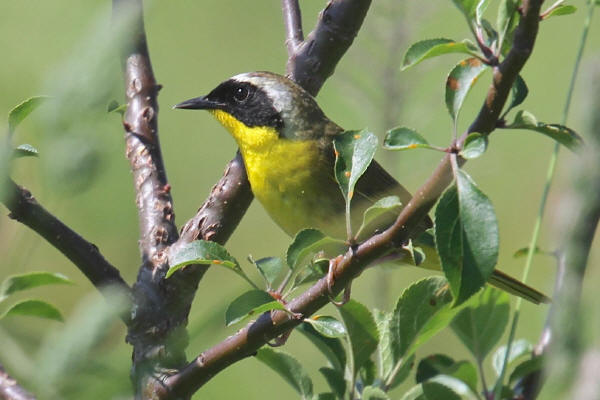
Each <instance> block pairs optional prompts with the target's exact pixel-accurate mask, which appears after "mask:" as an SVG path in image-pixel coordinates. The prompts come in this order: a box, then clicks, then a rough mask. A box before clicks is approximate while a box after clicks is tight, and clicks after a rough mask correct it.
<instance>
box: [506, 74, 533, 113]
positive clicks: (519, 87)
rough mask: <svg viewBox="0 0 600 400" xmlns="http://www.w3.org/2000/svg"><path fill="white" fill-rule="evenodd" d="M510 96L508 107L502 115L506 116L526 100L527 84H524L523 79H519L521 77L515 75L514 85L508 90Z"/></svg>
mask: <svg viewBox="0 0 600 400" xmlns="http://www.w3.org/2000/svg"><path fill="white" fill-rule="evenodd" d="M510 94H511V100H510V105H509V106H508V108H507V109H506V111H505V112H504V115H506V114H508V112H509V111H510V110H512V109H513V108H515V107H516V106H519V105H521V104H522V103H523V102H524V101H525V99H526V98H527V95H528V94H529V89H528V88H527V84H526V83H525V81H524V80H523V78H521V75H517V79H515V83H513V85H512V88H511V90H510Z"/></svg>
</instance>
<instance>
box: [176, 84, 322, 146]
mask: <svg viewBox="0 0 600 400" xmlns="http://www.w3.org/2000/svg"><path fill="white" fill-rule="evenodd" d="M174 108H180V109H193V110H208V111H210V112H211V113H212V114H213V115H214V116H215V117H216V118H217V120H218V121H219V122H221V124H223V125H224V126H225V127H226V128H227V129H228V130H229V131H230V132H231V134H232V135H233V136H234V137H235V138H236V140H238V142H239V141H240V136H241V135H245V134H247V133H248V132H249V131H250V130H249V129H248V128H264V129H265V130H267V131H269V132H276V134H277V135H278V137H279V138H284V139H291V140H303V139H317V138H320V137H322V136H323V135H324V131H325V130H326V129H331V127H330V125H334V124H333V123H331V122H330V121H329V120H328V119H327V117H325V115H324V114H323V111H322V110H321V108H320V107H319V105H318V104H317V102H316V101H315V99H314V98H313V97H312V96H311V95H310V94H309V93H308V92H306V91H305V90H304V89H302V88H301V87H300V86H299V85H297V84H296V83H294V82H293V81H291V80H290V79H288V78H286V77H284V76H281V75H278V74H274V73H272V72H247V73H243V74H239V75H236V76H234V77H232V78H229V79H228V80H226V81H224V82H223V83H221V84H219V85H218V86H217V87H216V88H214V89H213V90H212V91H211V92H210V93H209V94H207V95H206V96H201V97H196V98H193V99H190V100H186V101H184V102H181V103H179V104H177V105H175V107H174Z"/></svg>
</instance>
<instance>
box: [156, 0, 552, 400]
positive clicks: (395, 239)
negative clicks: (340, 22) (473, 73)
mask: <svg viewBox="0 0 600 400" xmlns="http://www.w3.org/2000/svg"><path fill="white" fill-rule="evenodd" d="M542 1H543V0H529V1H527V0H526V1H524V2H523V17H522V18H521V22H520V24H519V27H518V28H517V33H516V35H515V43H514V45H513V49H511V51H510V53H509V55H508V56H507V57H506V59H505V61H504V62H503V63H502V64H501V65H500V66H499V67H498V68H499V71H505V72H506V73H505V74H504V75H499V74H495V76H494V84H493V85H492V87H491V88H490V90H489V91H488V95H487V98H486V103H485V104H484V107H483V108H484V109H486V110H487V111H486V112H485V113H480V114H479V115H478V116H477V119H476V120H475V122H474V123H473V124H472V125H471V127H489V128H488V129H487V130H480V132H483V133H489V132H491V131H492V130H493V129H494V127H495V125H496V120H497V118H498V117H499V115H500V113H501V111H502V107H503V106H504V103H505V102H506V98H507V94H508V92H509V91H510V88H511V87H512V85H513V83H514V80H515V78H516V76H517V74H518V72H519V71H520V70H521V68H522V67H523V65H524V63H525V61H526V60H527V58H528V56H529V54H530V53H531V49H532V48H533V44H534V42H535V38H536V35H537V28H538V22H539V10H540V6H541V3H542ZM330 4H331V3H330ZM523 49H528V51H526V52H525V51H524V50H523ZM511 53H513V55H511ZM514 53H518V54H516V55H515V54H514ZM513 63H514V65H513ZM496 99H499V100H496ZM467 133H468V132H466V133H465V134H464V135H463V137H462V140H461V141H464V138H465V137H466V136H467ZM451 182H452V171H451V167H450V155H448V156H446V157H444V159H443V160H442V162H441V163H440V164H439V165H438V167H437V168H436V170H435V171H434V173H433V174H432V176H431V177H430V178H429V179H428V180H427V182H426V183H425V184H424V185H423V186H422V187H421V188H420V189H419V190H418V191H417V192H416V195H415V196H414V197H413V199H412V200H411V201H410V203H408V205H407V206H406V207H405V208H404V209H403V210H402V212H401V214H400V215H399V216H398V219H397V220H396V222H395V223H394V224H393V225H392V226H391V227H390V228H388V229H387V230H385V231H384V232H382V233H380V234H378V235H375V236H373V237H371V238H370V239H368V240H367V241H365V242H364V243H362V244H360V245H359V246H358V247H356V248H355V249H351V250H349V251H348V252H347V253H346V254H344V255H341V256H339V257H337V258H335V259H333V260H331V262H330V267H331V268H333V273H334V284H333V286H332V287H331V288H330V287H329V286H328V282H327V278H326V277H325V278H322V279H321V280H319V281H318V282H317V283H316V284H315V285H313V286H312V287H311V288H309V289H308V290H307V291H306V292H304V293H303V294H301V295H299V296H298V297H296V298H295V299H293V300H292V301H290V302H289V303H288V308H289V310H291V311H292V312H294V313H300V314H302V315H303V316H304V317H308V316H310V315H311V314H312V313H314V312H315V311H317V310H318V309H319V308H321V307H323V306H324V305H325V304H327V303H328V302H329V298H330V291H331V292H332V294H333V295H336V294H338V293H340V292H341V291H342V290H343V289H344V288H345V287H346V286H347V285H348V284H349V283H350V282H351V281H352V280H353V279H354V278H356V277H357V276H358V275H360V273H361V272H362V271H363V270H364V269H365V268H366V267H367V266H368V265H369V264H370V263H372V262H373V261H375V260H377V259H379V258H381V257H382V256H384V255H385V254H386V253H387V252H389V251H390V250H391V249H393V248H394V247H397V245H398V244H401V243H403V242H405V241H406V240H408V239H409V238H410V237H411V234H412V233H413V232H414V231H416V230H417V229H418V224H419V222H420V221H421V220H422V218H423V217H424V216H425V215H426V214H427V213H428V211H429V210H430V209H431V208H432V207H433V205H434V204H435V202H436V201H437V199H438V198H439V196H440V195H441V194H442V193H443V191H444V190H445V189H446V187H447V186H448V185H449V184H450V183H451ZM300 323H301V321H300V320H298V319H291V318H290V316H289V314H287V313H284V312H278V311H276V312H272V313H265V314H263V315H261V316H260V317H259V318H258V319H257V320H256V321H255V322H253V323H250V324H249V325H247V326H246V327H245V328H243V329H242V330H240V331H239V332H237V333H236V334H235V335H233V336H231V337H229V338H227V339H225V340H224V341H223V342H221V343H219V344H217V345H216V346H214V347H212V348H211V349H209V350H207V351H205V352H203V353H202V354H200V355H199V356H198V357H197V358H196V359H195V360H194V361H193V362H192V363H190V364H189V365H188V366H187V367H186V368H184V369H183V370H181V371H180V372H179V373H178V374H175V375H173V376H170V377H168V378H167V379H166V380H165V382H164V386H163V390H165V395H171V396H173V397H177V396H189V395H190V394H191V393H194V392H195V391H196V390H198V388H200V387H201V386H202V385H204V384H205V383H206V382H208V381H209V380H210V379H211V378H212V377H213V376H214V375H215V374H217V373H218V372H219V371H221V370H223V369H224V368H226V367H227V366H229V365H231V364H233V363H235V362H236V361H239V360H241V359H243V358H245V357H248V356H251V355H253V354H254V353H255V352H256V351H257V350H258V349H259V348H260V347H262V346H263V345H264V344H266V343H267V342H268V341H270V340H272V339H274V338H276V337H277V336H279V335H281V334H282V333H285V332H287V331H289V330H290V329H292V328H293V327H294V326H296V325H298V324H300Z"/></svg>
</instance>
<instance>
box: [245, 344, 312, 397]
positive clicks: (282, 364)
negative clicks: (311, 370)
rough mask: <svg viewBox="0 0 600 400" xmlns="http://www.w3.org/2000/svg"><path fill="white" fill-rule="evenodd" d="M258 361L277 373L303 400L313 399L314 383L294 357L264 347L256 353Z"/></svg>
mask: <svg viewBox="0 0 600 400" xmlns="http://www.w3.org/2000/svg"><path fill="white" fill-rule="evenodd" d="M256 359H257V360H259V361H261V362H263V363H264V364H266V365H267V366H268V367H270V368H271V369H272V370H273V371H275V372H277V373H278V374H279V375H280V376H281V377H282V378H283V379H284V380H285V381H286V382H287V383H289V384H290V385H291V386H292V387H293V388H294V389H295V390H296V391H297V392H298V394H300V395H301V396H302V398H303V399H311V397H312V395H313V383H312V381H311V379H310V377H309V376H308V373H307V372H306V370H305V369H304V367H302V365H301V364H300V363H299V362H298V360H296V359H295V358H294V357H292V356H291V355H289V354H286V353H284V352H281V351H275V350H273V349H270V348H267V347H263V348H261V349H260V350H258V352H257V353H256Z"/></svg>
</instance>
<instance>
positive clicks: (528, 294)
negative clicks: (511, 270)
mask: <svg viewBox="0 0 600 400" xmlns="http://www.w3.org/2000/svg"><path fill="white" fill-rule="evenodd" d="M488 283H489V284H491V285H493V286H495V287H497V288H498V289H501V290H504V291H506V292H508V293H511V294H514V295H516V296H519V297H522V298H524V299H525V300H529V301H531V302H532V303H535V304H540V303H550V302H551V299H550V298H549V297H548V296H546V295H545V294H544V293H542V292H539V291H537V290H535V289H534V288H532V287H531V286H527V285H526V284H524V283H523V282H521V281H519V280H518V279H515V278H513V277H512V276H510V275H507V274H505V273H504V272H502V271H498V270H497V269H495V270H494V272H493V273H492V276H490V279H488Z"/></svg>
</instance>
